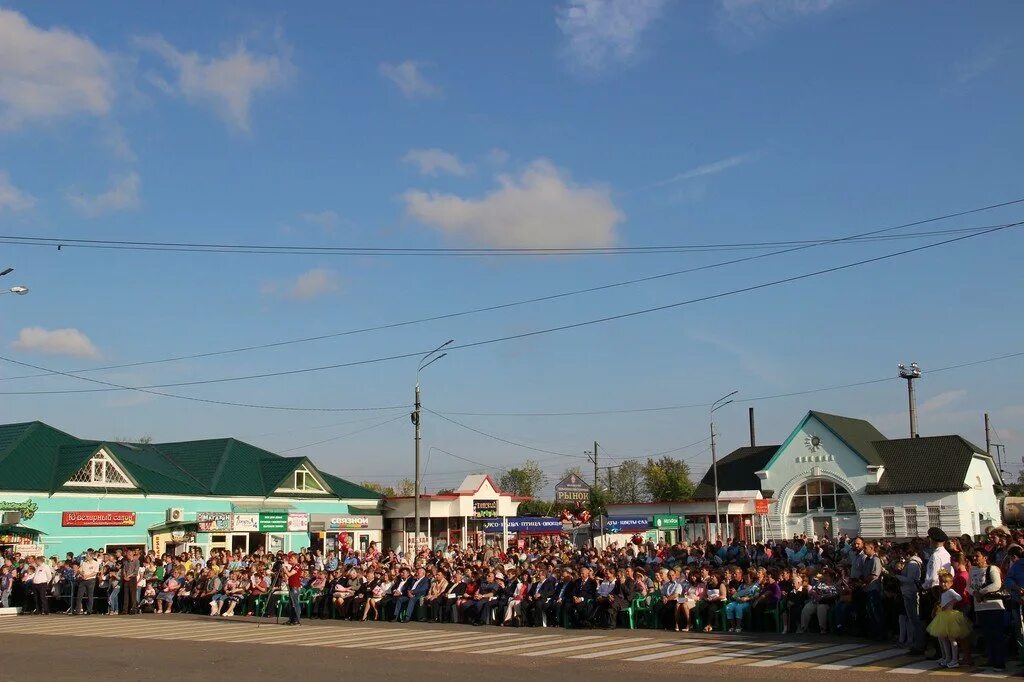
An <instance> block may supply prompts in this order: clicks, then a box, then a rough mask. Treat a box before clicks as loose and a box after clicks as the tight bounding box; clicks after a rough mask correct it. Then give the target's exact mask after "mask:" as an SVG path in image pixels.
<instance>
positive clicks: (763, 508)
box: [754, 500, 773, 516]
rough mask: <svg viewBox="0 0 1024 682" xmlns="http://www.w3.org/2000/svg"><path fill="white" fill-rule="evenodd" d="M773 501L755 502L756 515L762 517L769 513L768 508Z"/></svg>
mask: <svg viewBox="0 0 1024 682" xmlns="http://www.w3.org/2000/svg"><path fill="white" fill-rule="evenodd" d="M772 502H773V500H754V513H756V514H761V515H762V516H763V515H765V514H767V513H768V506H769V505H770V504H771V503H772Z"/></svg>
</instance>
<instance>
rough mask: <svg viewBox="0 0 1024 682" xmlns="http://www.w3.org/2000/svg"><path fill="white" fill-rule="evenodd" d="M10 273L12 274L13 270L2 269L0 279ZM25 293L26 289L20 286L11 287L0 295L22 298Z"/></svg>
mask: <svg viewBox="0 0 1024 682" xmlns="http://www.w3.org/2000/svg"><path fill="white" fill-rule="evenodd" d="M12 272H14V268H4V269H3V270H0V277H3V276H4V275H9V274H11V273H12ZM27 293H28V287H21V286H18V287H11V288H10V289H8V290H7V291H0V294H17V295H18V296H24V295H25V294H27Z"/></svg>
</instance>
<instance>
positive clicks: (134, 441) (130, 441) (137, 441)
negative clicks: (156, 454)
mask: <svg viewBox="0 0 1024 682" xmlns="http://www.w3.org/2000/svg"><path fill="white" fill-rule="evenodd" d="M114 442H115V443H120V444H121V445H149V444H150V443H152V442H153V436H139V437H138V438H124V437H122V436H115V437H114Z"/></svg>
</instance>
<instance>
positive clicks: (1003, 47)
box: [953, 42, 1009, 85]
mask: <svg viewBox="0 0 1024 682" xmlns="http://www.w3.org/2000/svg"><path fill="white" fill-rule="evenodd" d="M1008 49H1009V45H1008V44H1007V43H1005V42H1004V43H997V44H994V45H985V46H984V47H982V48H981V49H979V50H977V51H976V52H975V53H974V54H972V55H970V56H969V57H966V58H964V59H961V60H960V61H958V62H956V63H955V64H953V80H954V81H955V82H956V83H957V84H958V85H963V84H964V83H968V82H970V81H972V80H974V79H975V78H978V77H979V76H983V75H984V74H986V73H988V72H989V71H991V70H992V68H993V67H995V66H996V65H997V64H998V63H999V60H1000V59H1001V58H1002V57H1003V55H1004V54H1005V53H1006V52H1007V50H1008Z"/></svg>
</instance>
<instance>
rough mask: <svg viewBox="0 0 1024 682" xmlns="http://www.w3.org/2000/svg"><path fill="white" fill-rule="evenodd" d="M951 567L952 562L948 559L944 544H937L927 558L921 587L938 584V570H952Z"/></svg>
mask: <svg viewBox="0 0 1024 682" xmlns="http://www.w3.org/2000/svg"><path fill="white" fill-rule="evenodd" d="M951 569H952V564H951V563H950V560H949V552H948V551H946V548H945V546H943V545H939V546H938V547H936V548H935V551H934V552H932V555H931V557H930V558H929V559H928V568H927V569H926V570H925V573H924V580H922V581H921V587H923V588H925V589H927V588H929V587H935V586H936V585H938V584H939V571H940V570H946V571H950V572H952V570H951Z"/></svg>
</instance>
